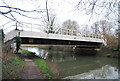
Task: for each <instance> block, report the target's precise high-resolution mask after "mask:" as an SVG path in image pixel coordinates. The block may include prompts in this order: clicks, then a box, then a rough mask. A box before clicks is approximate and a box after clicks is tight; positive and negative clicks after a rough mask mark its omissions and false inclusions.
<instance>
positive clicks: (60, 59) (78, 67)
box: [24, 46, 118, 79]
mask: <svg viewBox="0 0 120 81" xmlns="http://www.w3.org/2000/svg"><path fill="white" fill-rule="evenodd" d="M24 48H27V49H28V50H30V51H34V52H36V54H37V55H38V56H40V57H43V58H44V59H46V64H47V65H48V67H49V68H50V70H51V71H52V72H53V73H54V74H55V75H56V77H57V78H63V79H118V59H115V58H107V57H98V56H94V55H93V56H81V55H79V54H75V53H74V52H72V51H67V50H64V51H61V50H56V49H46V48H42V47H24ZM53 48H56V46H54V47H53ZM63 48H69V47H68V46H64V47H63Z"/></svg>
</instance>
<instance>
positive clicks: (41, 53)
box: [22, 47, 48, 59]
mask: <svg viewBox="0 0 120 81" xmlns="http://www.w3.org/2000/svg"><path fill="white" fill-rule="evenodd" d="M22 48H23V49H26V50H29V51H31V52H35V54H36V56H38V57H40V58H43V59H46V58H47V56H48V52H47V51H45V50H43V49H40V48H38V47H22Z"/></svg>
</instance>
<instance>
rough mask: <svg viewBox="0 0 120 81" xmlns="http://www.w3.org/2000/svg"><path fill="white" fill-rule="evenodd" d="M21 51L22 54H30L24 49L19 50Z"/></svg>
mask: <svg viewBox="0 0 120 81" xmlns="http://www.w3.org/2000/svg"><path fill="white" fill-rule="evenodd" d="M21 51H22V53H23V54H30V53H31V51H29V50H25V49H21Z"/></svg>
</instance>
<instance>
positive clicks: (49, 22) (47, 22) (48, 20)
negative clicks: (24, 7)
mask: <svg viewBox="0 0 120 81" xmlns="http://www.w3.org/2000/svg"><path fill="white" fill-rule="evenodd" d="M46 10H47V12H46V16H44V18H43V19H44V21H43V22H44V26H45V29H44V31H45V32H46V33H58V30H59V25H58V24H57V22H56V20H57V18H56V16H55V15H53V14H50V13H49V9H48V0H46Z"/></svg>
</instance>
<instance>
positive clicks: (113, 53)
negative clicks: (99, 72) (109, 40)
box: [97, 47, 120, 58]
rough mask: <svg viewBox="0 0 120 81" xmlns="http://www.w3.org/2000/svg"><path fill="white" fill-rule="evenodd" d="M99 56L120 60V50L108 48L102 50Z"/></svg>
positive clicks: (98, 53)
mask: <svg viewBox="0 0 120 81" xmlns="http://www.w3.org/2000/svg"><path fill="white" fill-rule="evenodd" d="M97 56H101V57H109V58H120V55H119V50H117V49H110V48H106V47H103V48H101V50H100V51H98V52H97Z"/></svg>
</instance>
